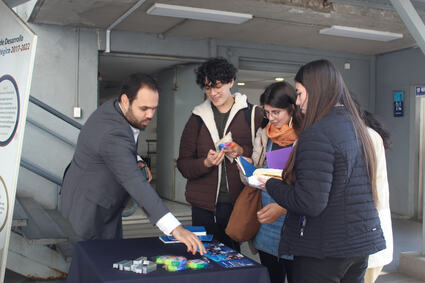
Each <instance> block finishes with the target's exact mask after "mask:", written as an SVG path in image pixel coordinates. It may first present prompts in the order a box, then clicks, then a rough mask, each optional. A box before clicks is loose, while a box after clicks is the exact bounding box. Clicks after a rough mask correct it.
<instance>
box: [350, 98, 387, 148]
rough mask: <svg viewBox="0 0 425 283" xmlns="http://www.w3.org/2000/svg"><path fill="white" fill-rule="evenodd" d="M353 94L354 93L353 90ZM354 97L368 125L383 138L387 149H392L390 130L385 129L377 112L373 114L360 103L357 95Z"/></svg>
mask: <svg viewBox="0 0 425 283" xmlns="http://www.w3.org/2000/svg"><path fill="white" fill-rule="evenodd" d="M351 94H353V92H351ZM352 99H353V101H354V103H355V105H356V107H357V110H358V111H359V113H360V116H361V117H362V120H363V122H364V123H365V125H366V127H369V128H371V129H373V130H374V131H375V132H377V133H378V134H379V135H380V136H381V138H382V142H383V143H384V148H385V149H386V150H390V149H391V144H392V143H391V134H390V132H388V130H387V129H385V127H384V125H383V124H382V123H381V122H380V121H379V120H378V118H377V116H376V115H375V114H372V113H371V112H369V111H367V110H366V109H364V107H363V106H362V105H361V104H360V103H359V101H358V100H357V98H356V96H355V95H353V96H352Z"/></svg>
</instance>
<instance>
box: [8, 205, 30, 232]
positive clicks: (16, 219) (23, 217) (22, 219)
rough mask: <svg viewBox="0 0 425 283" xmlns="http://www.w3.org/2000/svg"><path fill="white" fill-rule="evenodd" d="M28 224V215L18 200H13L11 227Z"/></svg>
mask: <svg viewBox="0 0 425 283" xmlns="http://www.w3.org/2000/svg"><path fill="white" fill-rule="evenodd" d="M27 225H28V215H27V213H26V212H25V210H24V208H23V207H22V205H21V203H20V202H19V201H17V200H16V201H15V207H14V209H13V219H12V227H24V226H27Z"/></svg>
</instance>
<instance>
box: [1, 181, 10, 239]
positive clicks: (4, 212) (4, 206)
mask: <svg viewBox="0 0 425 283" xmlns="http://www.w3.org/2000/svg"><path fill="white" fill-rule="evenodd" d="M8 214H9V195H8V194H7V188H6V184H5V183H4V181H3V178H2V177H1V176H0V231H2V230H3V228H4V226H5V225H6V221H7V216H8Z"/></svg>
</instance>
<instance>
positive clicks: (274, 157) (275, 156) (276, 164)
mask: <svg viewBox="0 0 425 283" xmlns="http://www.w3.org/2000/svg"><path fill="white" fill-rule="evenodd" d="M291 151H292V146H289V147H284V148H281V149H278V150H272V151H269V152H266V159H267V167H268V168H273V169H283V168H285V165H286V161H288V159H289V155H290V154H291Z"/></svg>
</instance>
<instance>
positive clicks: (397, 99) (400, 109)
mask: <svg viewBox="0 0 425 283" xmlns="http://www.w3.org/2000/svg"><path fill="white" fill-rule="evenodd" d="M403 96H404V92H403V91H399V90H397V91H393V99H394V109H393V110H394V117H401V116H403V115H404V97H403Z"/></svg>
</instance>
